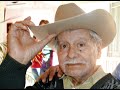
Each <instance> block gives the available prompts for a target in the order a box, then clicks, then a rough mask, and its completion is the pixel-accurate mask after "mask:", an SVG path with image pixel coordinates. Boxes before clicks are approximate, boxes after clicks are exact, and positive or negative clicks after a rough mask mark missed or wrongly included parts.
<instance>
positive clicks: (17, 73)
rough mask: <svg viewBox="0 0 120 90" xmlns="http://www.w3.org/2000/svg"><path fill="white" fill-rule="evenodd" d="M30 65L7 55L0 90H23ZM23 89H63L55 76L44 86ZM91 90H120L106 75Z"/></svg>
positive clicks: (1, 69) (119, 86)
mask: <svg viewBox="0 0 120 90" xmlns="http://www.w3.org/2000/svg"><path fill="white" fill-rule="evenodd" d="M30 64H31V63H29V64H28V65H23V64H20V63H19V62H17V61H15V60H14V59H13V58H11V57H10V56H9V55H8V54H7V55H6V57H5V59H4V61H3V62H2V64H1V65H0V89H24V86H25V75H26V71H27V69H28V67H29V65H30ZM25 89H63V80H62V79H59V78H58V77H57V76H56V75H55V77H54V79H53V80H52V81H50V82H49V81H48V80H47V83H46V84H44V83H42V81H41V80H40V81H39V82H36V83H35V84H34V85H33V86H27V87H26V88H25ZM91 89H120V81H119V80H117V79H115V78H114V77H113V76H112V75H111V74H107V75H106V76H104V77H103V78H102V79H100V80H99V81H98V82H97V83H96V84H95V85H93V86H92V87H91Z"/></svg>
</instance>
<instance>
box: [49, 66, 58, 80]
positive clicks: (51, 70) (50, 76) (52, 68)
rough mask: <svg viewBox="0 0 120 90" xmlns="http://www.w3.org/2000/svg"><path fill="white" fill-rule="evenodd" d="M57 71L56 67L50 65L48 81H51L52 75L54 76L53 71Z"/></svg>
mask: <svg viewBox="0 0 120 90" xmlns="http://www.w3.org/2000/svg"><path fill="white" fill-rule="evenodd" d="M56 71H57V68H56V67H54V66H53V67H50V71H49V72H50V74H49V81H51V80H52V79H53V77H54V76H55V73H56Z"/></svg>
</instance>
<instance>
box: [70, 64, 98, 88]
mask: <svg viewBox="0 0 120 90" xmlns="http://www.w3.org/2000/svg"><path fill="white" fill-rule="evenodd" d="M99 67H100V66H97V67H96V68H94V70H93V71H92V72H90V73H89V74H87V75H86V76H84V77H78V76H77V77H74V78H73V77H72V83H73V84H74V86H76V85H79V84H82V83H84V82H85V81H86V80H87V79H88V78H89V77H91V76H92V75H93V74H94V73H95V72H96V71H97V70H98V68H99Z"/></svg>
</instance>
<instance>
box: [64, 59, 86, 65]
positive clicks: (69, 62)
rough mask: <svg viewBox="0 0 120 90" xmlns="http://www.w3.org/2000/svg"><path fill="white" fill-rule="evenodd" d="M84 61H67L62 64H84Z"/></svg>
mask: <svg viewBox="0 0 120 90" xmlns="http://www.w3.org/2000/svg"><path fill="white" fill-rule="evenodd" d="M85 63H86V62H85V61H83V60H82V61H81V60H77V59H69V60H66V61H65V62H64V64H85Z"/></svg>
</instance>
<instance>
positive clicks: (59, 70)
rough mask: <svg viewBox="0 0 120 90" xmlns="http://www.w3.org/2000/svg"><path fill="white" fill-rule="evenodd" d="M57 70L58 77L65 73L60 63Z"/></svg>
mask: <svg viewBox="0 0 120 90" xmlns="http://www.w3.org/2000/svg"><path fill="white" fill-rule="evenodd" d="M57 72H58V74H57V75H58V77H62V75H63V71H62V70H61V69H60V67H59V65H58V67H57Z"/></svg>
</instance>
